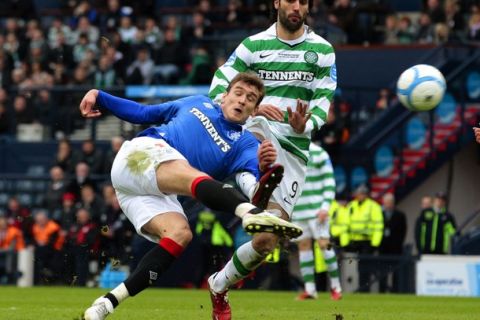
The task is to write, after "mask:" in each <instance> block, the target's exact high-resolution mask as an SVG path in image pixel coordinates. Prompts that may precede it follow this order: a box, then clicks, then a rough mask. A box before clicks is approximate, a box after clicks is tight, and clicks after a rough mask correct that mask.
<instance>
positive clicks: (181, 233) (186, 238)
mask: <svg viewBox="0 0 480 320" xmlns="http://www.w3.org/2000/svg"><path fill="white" fill-rule="evenodd" d="M167 237H168V238H170V239H172V240H173V241H175V242H176V243H178V244H179V245H181V246H182V247H184V248H185V247H186V246H187V245H188V244H189V243H190V242H191V241H192V238H193V234H192V231H191V230H190V227H188V226H181V227H179V228H175V229H174V230H171V232H168V235H167Z"/></svg>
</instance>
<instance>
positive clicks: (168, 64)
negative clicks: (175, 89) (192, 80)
mask: <svg viewBox="0 0 480 320" xmlns="http://www.w3.org/2000/svg"><path fill="white" fill-rule="evenodd" d="M185 50H186V49H185V48H184V47H183V46H182V44H181V43H180V41H178V40H177V39H176V38H175V31H174V30H172V29H167V30H166V31H165V43H164V45H163V47H161V48H160V50H159V51H158V52H157V55H156V57H155V65H156V66H155V75H156V76H158V77H159V78H160V79H159V80H160V82H162V83H176V82H177V81H178V78H179V76H180V73H181V71H182V67H183V65H184V64H185V62H186V57H185Z"/></svg>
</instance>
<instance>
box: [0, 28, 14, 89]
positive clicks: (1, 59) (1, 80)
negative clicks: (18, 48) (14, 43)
mask: <svg viewBox="0 0 480 320" xmlns="http://www.w3.org/2000/svg"><path fill="white" fill-rule="evenodd" d="M2 38H3V36H2V35H0V88H4V89H5V88H8V87H9V86H10V83H11V82H12V79H11V74H12V67H11V65H12V63H13V62H11V61H10V60H11V59H10V56H9V55H8V54H7V53H5V51H3V50H2V44H1V39H2Z"/></svg>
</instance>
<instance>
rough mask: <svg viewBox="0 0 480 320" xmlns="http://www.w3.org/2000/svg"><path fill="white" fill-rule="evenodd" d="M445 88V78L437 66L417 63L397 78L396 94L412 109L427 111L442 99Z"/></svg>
mask: <svg viewBox="0 0 480 320" xmlns="http://www.w3.org/2000/svg"><path fill="white" fill-rule="evenodd" d="M446 88H447V85H446V83H445V78H444V77H443V74H442V73H441V72H440V71H439V70H438V69H437V68H435V67H433V66H430V65H428V64H417V65H416V66H413V67H410V68H408V69H407V70H405V71H404V72H403V73H402V74H401V75H400V77H399V78H398V81H397V96H398V99H399V100H400V102H401V103H402V104H403V105H404V106H405V107H407V108H408V109H410V110H412V111H428V110H431V109H433V108H435V107H436V106H437V105H438V104H439V103H440V102H441V101H442V99H443V95H444V93H445V89H446Z"/></svg>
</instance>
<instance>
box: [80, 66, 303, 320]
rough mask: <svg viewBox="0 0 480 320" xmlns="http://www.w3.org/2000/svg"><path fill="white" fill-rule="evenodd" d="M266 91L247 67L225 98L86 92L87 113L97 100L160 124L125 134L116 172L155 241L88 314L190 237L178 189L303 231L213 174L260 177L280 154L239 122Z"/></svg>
mask: <svg viewBox="0 0 480 320" xmlns="http://www.w3.org/2000/svg"><path fill="white" fill-rule="evenodd" d="M264 93H265V89H264V86H263V83H262V81H261V80H260V79H259V78H258V77H257V76H256V75H254V74H250V73H240V74H239V75H237V76H236V77H235V78H234V79H233V80H232V81H231V83H230V85H229V87H228V89H227V92H226V93H225V94H224V96H223V99H222V103H221V105H220V106H219V105H216V104H215V103H214V102H213V101H212V100H210V99H209V98H207V97H204V96H192V97H187V98H183V99H180V100H175V101H171V102H166V103H162V104H159V105H152V106H144V105H141V104H138V103H136V102H133V101H130V100H126V99H121V98H117V97H114V96H111V95H109V94H107V93H105V92H102V91H99V90H95V89H93V90H90V91H89V92H87V94H86V95H85V97H84V98H83V99H82V101H81V103H80V111H81V113H82V115H83V116H84V117H87V118H95V117H98V116H100V115H101V111H100V110H99V109H96V108H95V105H96V104H98V105H99V106H100V107H102V108H105V109H107V110H109V111H110V112H112V113H113V114H114V115H115V116H117V117H119V118H120V119H123V120H126V121H129V122H132V123H140V124H146V123H157V124H158V123H162V124H161V125H159V126H154V127H151V128H148V129H146V130H144V131H142V132H140V133H139V134H138V135H137V137H136V138H134V139H132V140H131V141H126V142H125V143H124V144H123V145H122V147H121V149H120V150H119V152H118V154H117V156H116V157H115V160H114V162H113V166H112V172H111V178H112V184H113V186H114V188H115V191H116V194H117V197H118V200H119V203H120V206H121V208H122V210H123V212H124V213H125V215H126V216H127V217H128V218H129V220H130V221H131V222H132V224H133V225H134V227H135V229H136V231H137V232H138V233H139V234H140V235H142V236H143V237H145V238H147V239H148V240H150V241H153V242H155V243H158V246H156V247H155V248H153V249H152V250H151V251H149V252H148V253H147V254H146V255H145V256H144V257H143V258H142V260H141V261H140V262H139V264H138V266H137V268H136V269H135V270H134V271H133V272H132V273H131V274H130V276H129V277H128V278H127V279H126V280H125V281H124V282H123V283H121V284H120V285H119V286H117V287H116V288H114V289H113V290H112V291H110V292H109V293H107V294H106V295H105V296H102V297H100V298H98V299H97V300H95V301H94V303H93V304H92V306H91V307H90V308H88V309H87V310H86V311H85V313H84V318H85V319H86V320H103V319H105V318H106V317H107V316H108V315H109V314H111V313H113V310H114V308H115V307H116V306H118V304H119V303H121V302H122V301H123V300H125V299H126V298H128V297H130V296H135V295H136V294H138V293H139V292H141V291H143V290H144V289H146V288H147V287H148V286H149V285H150V283H151V282H152V281H155V280H156V279H158V277H159V276H160V275H161V274H162V272H164V271H165V270H167V269H168V268H169V266H170V265H171V264H172V263H173V261H174V260H175V259H176V258H177V257H178V256H179V255H180V254H181V253H182V251H183V250H184V248H185V247H186V246H187V245H188V243H189V242H190V241H191V239H192V232H191V230H190V228H189V225H188V221H187V217H186V216H185V213H184V212H183V209H182V206H181V205H180V203H179V202H178V200H177V197H176V195H187V196H192V197H194V198H195V199H197V200H199V201H200V202H202V203H203V204H204V205H205V206H207V207H209V208H210V209H213V210H221V211H226V212H234V213H235V215H237V216H238V217H240V218H241V219H242V225H243V227H244V228H245V229H246V230H248V231H250V232H265V231H267V232H272V233H276V234H278V235H280V236H287V237H297V236H299V235H300V234H301V233H302V231H301V229H300V228H298V227H297V226H296V225H294V224H292V223H290V222H288V221H285V220H283V219H280V218H278V217H276V216H275V215H272V214H270V213H268V212H265V211H262V210H260V209H258V208H257V207H255V206H254V205H252V204H251V203H249V202H248V201H247V200H246V198H245V197H244V196H243V195H241V194H240V193H239V192H237V191H236V190H235V189H233V188H232V187H231V186H230V185H228V184H224V183H221V182H218V181H216V180H213V179H217V180H223V179H225V178H227V177H229V176H231V175H232V174H240V173H245V172H248V173H250V174H252V175H254V176H255V177H256V178H257V179H258V178H259V177H260V169H267V167H268V165H269V164H272V163H273V162H274V161H275V158H276V152H275V149H274V148H273V146H271V145H269V144H268V142H267V143H265V145H262V147H261V148H260V149H259V148H258V146H259V142H258V140H257V139H256V138H255V137H254V136H253V135H252V134H251V133H250V132H248V131H245V130H244V129H243V128H242V124H243V123H245V121H246V120H247V118H248V117H249V116H250V115H251V114H252V113H253V112H254V111H255V110H256V108H257V107H258V105H259V102H260V101H261V100H262V97H263V96H264ZM257 152H258V155H257ZM258 156H260V159H261V161H260V168H259V161H258ZM262 158H263V159H262ZM244 192H245V193H249V191H248V190H247V191H244Z"/></svg>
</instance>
